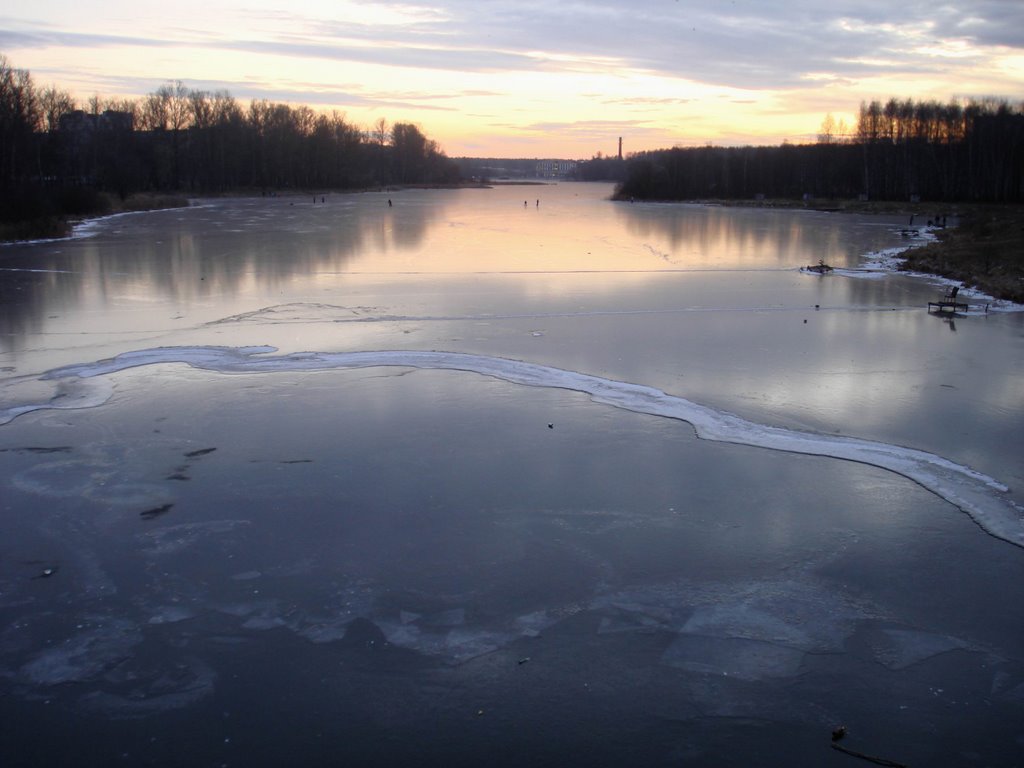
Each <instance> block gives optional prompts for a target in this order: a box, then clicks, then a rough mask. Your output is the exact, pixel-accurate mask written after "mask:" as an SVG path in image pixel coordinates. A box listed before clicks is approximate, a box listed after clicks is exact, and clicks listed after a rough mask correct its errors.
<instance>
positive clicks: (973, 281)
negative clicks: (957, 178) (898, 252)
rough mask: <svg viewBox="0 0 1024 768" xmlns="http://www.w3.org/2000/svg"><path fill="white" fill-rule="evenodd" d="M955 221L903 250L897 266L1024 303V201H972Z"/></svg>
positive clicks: (998, 297) (959, 212)
mask: <svg viewBox="0 0 1024 768" xmlns="http://www.w3.org/2000/svg"><path fill="white" fill-rule="evenodd" d="M958 217H959V220H960V223H959V226H957V227H953V228H950V229H944V230H939V231H937V232H936V240H935V241H934V242H932V243H928V244H926V245H922V246H919V247H916V248H911V249H909V250H907V251H906V252H905V253H903V254H902V258H903V259H904V261H903V263H902V265H901V266H900V269H901V270H904V271H908V272H926V273H929V274H934V275H939V276H941V277H945V278H949V279H951V280H957V281H959V282H962V283H964V285H966V286H967V287H968V288H976V289H978V290H980V291H983V292H984V293H987V294H988V295H990V296H993V297H995V298H997V299H1004V300H1007V301H1013V302H1015V303H1018V304H1022V303H1024V207H1021V206H971V207H969V208H964V209H962V210H960V211H958Z"/></svg>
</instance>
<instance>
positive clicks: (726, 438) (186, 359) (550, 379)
mask: <svg viewBox="0 0 1024 768" xmlns="http://www.w3.org/2000/svg"><path fill="white" fill-rule="evenodd" d="M274 351H276V350H275V349H274V348H273V347H266V346H262V347H166V348H156V349H144V350H138V351H135V352H126V353H124V354H121V355H118V356H117V357H115V358H113V359H110V360H101V361H98V362H94V363H84V364H81V365H70V366H64V367H62V368H56V369H54V370H51V371H49V372H47V373H45V374H43V376H42V377H41V378H42V379H43V380H52V379H53V380H63V379H65V378H71V377H80V378H93V377H97V376H105V375H109V374H111V373H115V372H117V371H123V370H126V369H130V368H135V367H138V366H145V365H158V364H166V363H172V362H179V363H186V364H188V365H190V366H192V367H194V368H199V369H203V370H208V371H215V372H220V373H277V372H289V371H320V370H332V369H340V368H368V367H379V366H398V367H411V368H426V369H437V370H458V371H470V372H475V373H479V374H482V375H484V376H492V377H494V378H497V379H501V380H503V381H508V382H511V383H513V384H521V385H525V386H532V387H551V388H556V389H568V390H573V391H577V392H583V393H586V394H588V395H590V396H591V398H592V399H593V400H594V401H595V402H597V403H602V404H605V405H611V406H614V407H616V408H622V409H624V410H628V411H632V412H634V413H641V414H648V415H652V416H660V417H666V418H671V419H678V420H681V421H685V422H688V423H689V424H691V425H693V427H694V428H695V429H696V431H697V435H698V436H699V437H701V438H703V439H705V440H714V441H720V442H728V443H736V444H739V445H749V446H755V447H760V448H768V449H772V450H778V451H786V452H791V453H801V454H807V455H812V456H826V457H831V458H836V459H842V460H846V461H854V462H859V463H863V464H869V465H871V466H876V467H880V468H881V469H885V470H888V471H890V472H895V473H896V474H899V475H902V476H904V477H907V478H909V479H911V480H913V481H914V482H916V483H918V484H920V485H921V486H923V487H924V488H927V489H928V490H930V491H932V492H933V493H935V494H936V495H938V496H940V497H942V498H944V499H946V500H947V501H949V502H950V503H952V504H953V505H955V506H956V507H958V508H960V509H961V510H963V511H965V512H967V513H968V514H969V515H970V516H971V517H972V519H973V520H974V521H975V522H976V523H978V525H980V526H981V527H982V528H983V529H984V530H985V531H987V532H988V533H990V534H992V535H993V536H996V537H998V538H1001V539H1003V540H1005V541H1007V542H1010V543H1012V544H1016V545H1017V546H1024V520H1022V515H1021V510H1020V509H1019V508H1018V507H1017V505H1016V504H1015V503H1014V502H1013V501H1012V500H1011V499H1009V498H1008V497H1006V496H1005V493H1006V491H1007V488H1006V487H1005V486H1004V485H1002V484H1001V483H999V482H998V481H996V480H995V479H993V478H991V477H988V476H987V475H984V474H982V473H980V472H976V471H974V470H972V469H970V468H969V467H966V466H963V465H961V464H958V463H956V462H953V461H950V460H949V459H946V458H943V457H942V456H938V455H936V454H932V453H927V452H925V451H918V450H914V449H911V448H904V447H902V446H898V445H890V444H887V443H880V442H874V441H870V440H859V439H856V438H849V437H838V436H833V435H825V434H817V433H811V432H797V431H795V430H788V429H783V428H779V427H771V426H766V425H763V424H756V423H754V422H751V421H747V420H746V419H743V418H741V417H739V416H736V415H734V414H731V413H728V412H726V411H717V410H715V409H713V408H709V407H706V406H702V405H699V404H697V403H694V402H691V401H689V400H686V399H684V398H681V397H675V396H673V395H669V394H667V393H665V392H663V391H662V390H659V389H655V388H653V387H647V386H643V385H640V384H631V383H628V382H622V381H615V380H612V379H605V378H601V377H598V376H591V375H589V374H585V373H578V372H576V371H569V370H564V369H560V368H553V367H550V366H544V365H537V364H533V363H526V362H521V361H517V360H509V359H504V358H497V357H485V356H482V355H471V354H462V353H454V352H419V351H400V350H387V351H371V352H337V353H331V352H302V353H296V354H291V355H279V356H276V357H274V356H270V355H269V354H268V353H270V352H274ZM25 407H35V408H40V407H45V406H44V405H35V406H29V405H28V404H26V405H24V406H14V408H15V409H19V408H25ZM3 413H4V412H3V411H0V415H2V414H3ZM10 418H13V416H11V417H10Z"/></svg>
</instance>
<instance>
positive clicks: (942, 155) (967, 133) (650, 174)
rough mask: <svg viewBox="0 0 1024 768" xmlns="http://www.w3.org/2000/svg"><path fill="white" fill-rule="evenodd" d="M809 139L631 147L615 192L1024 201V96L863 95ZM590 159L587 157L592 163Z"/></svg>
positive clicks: (669, 196) (675, 196)
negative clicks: (1017, 99) (846, 128)
mask: <svg viewBox="0 0 1024 768" xmlns="http://www.w3.org/2000/svg"><path fill="white" fill-rule="evenodd" d="M817 138H818V140H817V142H815V143H809V144H800V145H793V144H788V143H784V144H782V145H781V146H767V147H753V146H746V147H715V146H706V147H692V148H679V147H677V148H674V149H663V150H655V151H652V152H642V153H637V154H635V155H631V156H630V157H629V158H628V159H627V161H626V170H625V174H626V177H625V180H624V181H623V182H622V183H621V184H620V185H619V187H618V188H617V191H616V195H617V196H618V197H619V198H624V199H630V198H637V199H658V200H695V199H707V198H719V199H755V198H757V197H761V196H763V197H766V198H796V199H800V198H801V197H814V198H858V197H861V198H864V199H869V200H904V201H905V200H916V199H920V200H927V201H944V202H956V201H962V202H967V201H970V202H1003V203H1007V202H1022V201H1024V104H1017V105H1011V104H1010V103H1008V102H1006V101H1003V100H996V99H985V100H976V101H970V102H968V103H966V104H961V103H959V102H950V103H948V104H942V103H939V102H936V101H919V102H915V101H913V100H911V99H907V100H903V101H900V100H897V99H890V100H889V101H888V102H886V103H885V104H882V103H881V102H879V101H872V102H870V103H863V104H861V107H860V113H859V116H858V120H857V126H856V128H855V129H854V131H853V132H852V135H846V134H845V133H843V132H841V131H839V132H837V131H836V124H835V122H834V121H833V120H832V118H831V116H828V117H826V119H825V120H824V121H823V123H822V132H821V133H820V134H819V135H818V137H817ZM591 162H593V161H591Z"/></svg>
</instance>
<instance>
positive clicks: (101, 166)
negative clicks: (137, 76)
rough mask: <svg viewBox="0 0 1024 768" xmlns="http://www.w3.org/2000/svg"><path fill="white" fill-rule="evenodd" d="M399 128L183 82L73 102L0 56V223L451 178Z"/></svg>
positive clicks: (408, 129) (417, 137)
mask: <svg viewBox="0 0 1024 768" xmlns="http://www.w3.org/2000/svg"><path fill="white" fill-rule="evenodd" d="M459 178H460V174H459V169H458V167H457V166H456V165H455V164H454V163H453V162H452V161H451V160H449V159H448V158H447V157H446V156H445V154H444V152H443V151H442V150H441V149H440V147H439V146H438V145H437V143H436V142H434V141H432V140H430V139H428V138H427V137H426V136H424V135H423V133H422V132H421V131H420V129H419V128H418V127H416V126H415V125H412V124H409V123H395V124H394V125H390V126H389V125H388V123H387V121H386V120H384V119H383V118H382V119H380V120H378V121H377V123H376V124H374V125H373V126H372V127H371V128H369V129H363V128H360V127H359V126H356V125H354V124H352V123H350V122H348V121H347V120H346V119H345V117H344V116H343V115H342V114H340V113H338V112H332V113H331V114H320V113H317V112H315V111H313V110H312V109H311V108H309V107H306V106H289V105H287V104H275V103H272V102H268V101H266V100H253V101H251V102H249V104H248V105H242V104H239V102H238V101H236V100H235V99H234V98H233V97H232V96H231V95H230V94H229V93H227V92H226V91H217V92H213V93H211V92H207V91H198V90H192V89H190V88H187V87H185V86H184V85H183V84H182V83H181V82H172V83H168V84H166V85H164V86H161V87H160V88H158V89H157V90H156V91H154V92H153V93H150V94H149V95H147V96H145V97H143V98H141V99H138V100H132V99H111V100H102V99H100V98H99V97H93V98H91V99H89V101H88V103H87V104H76V103H75V101H74V99H73V98H72V97H71V95H70V94H69V93H68V92H66V91H63V90H61V89H59V88H57V87H55V86H49V87H45V88H38V87H36V86H35V84H34V83H33V81H32V76H31V74H30V73H29V72H28V71H27V70H22V69H15V68H13V67H11V66H10V65H9V64H8V61H7V59H6V58H5V57H4V56H3V55H0V222H4V221H8V222H9V221H25V220H29V219H33V218H37V217H40V216H45V215H64V214H78V213H88V212H92V210H91V208H92V207H93V206H94V205H95V204H96V199H95V198H96V196H97V193H98V192H106V193H111V194H114V195H118V196H120V197H121V198H124V197H126V196H128V195H130V194H133V193H137V192H186V193H218V192H226V191H232V190H245V189H249V190H266V191H272V190H326V189H354V188H369V187H374V186H380V185H386V184H435V183H448V182H453V181H457V180H458V179H459Z"/></svg>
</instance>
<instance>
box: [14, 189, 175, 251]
mask: <svg viewBox="0 0 1024 768" xmlns="http://www.w3.org/2000/svg"><path fill="white" fill-rule="evenodd" d="M78 202H82V203H83V204H82V205H81V206H75V207H76V210H74V211H73V212H70V213H65V214H50V215H46V216H39V217H37V218H33V219H27V220H25V221H16V222H7V223H2V224H0V242H15V241H19V240H51V239H55V238H60V237H67V236H68V235H70V234H71V232H72V230H73V229H74V227H75V225H76V224H80V223H81V222H83V221H86V220H88V219H97V218H101V217H103V216H113V215H114V214H118V213H137V212H139V211H155V210H159V209H162V208H185V207H188V204H189V201H188V198H187V197H184V196H182V195H171V194H158V193H150V192H140V193H138V194H134V195H128V196H127V197H125V198H124V199H122V198H120V197H119V196H117V195H111V194H107V193H104V192H100V193H96V194H94V195H89V199H88V200H87V201H84V202H83V201H78Z"/></svg>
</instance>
